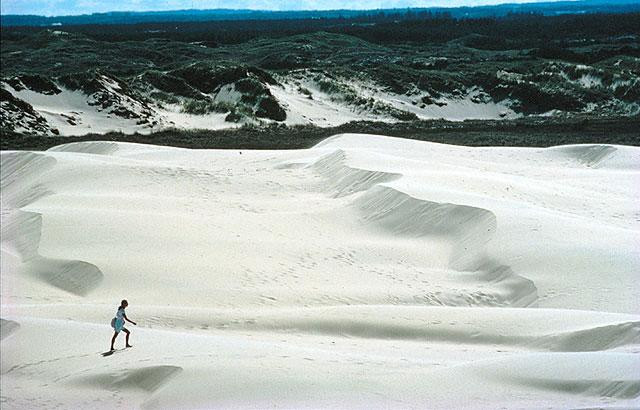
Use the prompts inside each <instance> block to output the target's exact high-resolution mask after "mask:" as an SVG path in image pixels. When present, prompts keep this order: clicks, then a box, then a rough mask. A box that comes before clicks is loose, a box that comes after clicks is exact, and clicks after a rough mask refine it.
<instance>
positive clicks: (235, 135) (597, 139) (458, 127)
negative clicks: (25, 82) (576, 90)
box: [0, 117, 640, 150]
mask: <svg viewBox="0 0 640 410" xmlns="http://www.w3.org/2000/svg"><path fill="white" fill-rule="evenodd" d="M638 130H640V118H639V117H635V118H628V117H621V118H588V117H576V118H563V119H560V118H556V119H549V118H528V119H520V120H512V121H504V120H503V121H497V120H496V121H464V122H448V121H442V120H438V121H413V122H405V123H396V124H389V123H381V122H352V123H349V124H345V125H342V126H339V127H331V128H320V127H314V126H300V127H286V126H283V125H278V124H272V125H270V126H267V127H254V126H243V127H241V128H238V129H228V130H219V131H208V130H191V131H185V130H165V131H161V132H155V133H152V134H148V135H142V134H133V135H125V134H122V133H108V134H104V135H98V134H88V135H84V136H79V137H55V136H54V137H41V136H38V135H28V134H20V133H14V132H10V131H6V130H5V131H3V132H2V133H1V135H0V136H1V137H2V138H1V140H0V141H1V142H0V144H1V146H0V148H1V149H2V150H46V149H48V148H51V147H53V146H56V145H60V144H66V143H69V142H74V141H122V142H136V143H143V144H155V145H168V146H175V147H184V148H195V149H301V148H309V147H311V146H313V145H315V144H317V143H318V142H320V141H322V140H323V139H325V138H328V137H330V136H332V135H336V134H340V133H348V132H353V133H369V134H377V135H388V136H393V137H401V138H410V139H415V140H420V141H432V142H439V143H446V144H456V145H467V146H523V147H524V146H526V147H549V146H553V145H563V144H589V143H597V144H623V145H640V135H639V132H638Z"/></svg>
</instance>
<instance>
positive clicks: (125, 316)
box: [122, 314, 138, 326]
mask: <svg viewBox="0 0 640 410" xmlns="http://www.w3.org/2000/svg"><path fill="white" fill-rule="evenodd" d="M122 317H123V318H124V320H126V321H127V322H129V323H133V324H134V325H136V326H138V324H137V323H136V322H134V321H133V320H129V318H128V317H127V315H125V314H123V315H122Z"/></svg>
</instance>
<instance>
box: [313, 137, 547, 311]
mask: <svg viewBox="0 0 640 410" xmlns="http://www.w3.org/2000/svg"><path fill="white" fill-rule="evenodd" d="M319 146H320V147H325V146H326V143H320V144H319ZM348 159H349V156H348V153H347V152H346V151H345V150H343V149H337V150H335V151H333V152H331V153H329V154H326V155H324V156H322V157H321V158H320V159H318V160H317V161H314V162H312V163H311V164H310V165H308V166H309V167H311V168H312V169H314V170H316V171H317V172H318V173H319V174H320V175H322V176H323V177H324V178H325V179H326V180H327V182H328V189H329V190H330V192H332V197H334V198H341V197H346V196H349V195H354V194H359V195H357V197H356V198H355V199H354V200H353V201H352V206H354V207H355V208H357V209H358V210H359V212H360V214H361V215H362V218H363V219H364V220H365V221H367V222H368V223H372V224H375V225H377V226H380V227H382V228H383V229H384V230H386V231H387V232H389V233H390V234H391V235H394V236H397V235H400V236H408V237H416V238H420V237H436V238H442V239H443V240H444V241H446V242H447V243H448V244H449V247H450V254H449V262H448V267H449V268H451V269H454V270H457V271H471V272H474V273H475V274H476V277H477V278H479V279H482V280H484V281H487V282H489V283H491V284H492V285H494V286H500V287H502V288H503V289H505V290H507V294H506V295H504V294H503V295H500V296H499V297H498V298H497V300H495V301H494V302H493V304H494V305H507V306H535V305H536V304H537V288H536V287H535V284H534V283H533V281H531V280H529V279H526V278H524V277H522V276H519V275H517V274H515V273H514V272H513V270H512V269H511V268H510V267H509V266H506V265H502V264H500V263H499V262H498V261H496V260H495V259H493V258H490V257H488V256H487V254H486V247H487V243H488V242H489V241H490V240H491V238H492V236H493V233H494V232H495V230H496V228H497V218H496V215H495V214H494V213H493V212H491V211H490V210H488V209H484V208H477V207H472V206H468V205H458V204H452V203H442V202H434V201H429V200H426V199H418V198H415V197H412V196H411V195H409V194H406V193H404V192H402V191H400V190H398V189H396V188H394V187H393V186H392V185H390V184H388V183H390V182H392V181H396V180H400V179H401V178H402V174H400V173H392V172H382V171H373V170H366V169H362V168H357V167H354V166H350V165H349V161H348ZM425 252H428V250H426V249H425ZM498 282H502V283H501V284H500V285H498ZM462 299H463V300H460V301H459V303H461V304H464V303H465V302H466V303H468V304H476V303H479V304H483V303H487V300H486V298H484V297H482V296H481V295H480V297H479V298H476V297H474V296H473V295H470V296H469V297H465V298H462ZM476 299H477V300H476ZM453 300H456V298H454V299H453Z"/></svg>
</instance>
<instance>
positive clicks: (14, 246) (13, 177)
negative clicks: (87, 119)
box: [0, 152, 103, 296]
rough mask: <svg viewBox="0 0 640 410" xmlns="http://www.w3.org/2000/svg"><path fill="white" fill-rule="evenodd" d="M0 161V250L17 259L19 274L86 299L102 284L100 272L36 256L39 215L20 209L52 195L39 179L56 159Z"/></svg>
mask: <svg viewBox="0 0 640 410" xmlns="http://www.w3.org/2000/svg"><path fill="white" fill-rule="evenodd" d="M1 161H2V162H1V167H2V170H3V173H2V178H1V179H0V181H1V182H0V185H1V186H2V229H1V231H2V249H3V250H4V251H7V252H10V253H12V254H13V255H15V256H18V257H19V258H20V260H21V261H22V265H21V266H20V268H19V269H20V271H21V272H22V273H24V274H26V275H29V276H30V277H32V278H35V279H37V280H39V281H41V282H44V283H47V284H49V285H51V286H54V287H56V288H58V289H62V290H64V291H66V292H69V293H72V294H75V295H79V296H85V295H87V294H88V293H89V292H90V291H91V290H93V289H94V288H95V287H97V286H98V285H99V283H100V282H101V281H102V278H103V274H102V272H101V271H100V269H99V268H98V267H97V266H95V265H93V264H91V263H88V262H84V261H78V260H66V259H54V258H46V257H42V256H41V255H40V254H39V252H38V248H39V244H40V239H41V231H42V215H41V214H39V213H36V212H27V211H23V210H21V209H20V208H23V207H26V206H28V205H30V204H32V203H34V202H36V201H38V200H39V199H41V198H44V197H46V196H49V195H53V194H54V192H53V191H51V190H50V189H49V188H47V186H46V185H45V184H42V183H41V182H40V178H41V177H42V176H43V175H46V173H47V172H48V171H49V170H51V169H52V168H53V167H54V166H55V164H56V162H57V161H56V159H55V158H53V157H50V156H48V155H44V154H34V153H30V152H24V153H22V152H11V153H3V154H2V157H1Z"/></svg>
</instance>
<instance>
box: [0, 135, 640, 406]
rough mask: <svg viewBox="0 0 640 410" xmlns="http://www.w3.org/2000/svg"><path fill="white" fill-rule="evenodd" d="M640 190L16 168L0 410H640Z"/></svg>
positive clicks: (152, 168) (607, 174)
mask: <svg viewBox="0 0 640 410" xmlns="http://www.w3.org/2000/svg"><path fill="white" fill-rule="evenodd" d="M639 183H640V150H638V149H637V148H635V147H624V146H609V145H584V146H563V147H552V148H548V149H538V148H535V149H534V148H531V149H530V148H489V147H487V148H468V147H456V146H448V145H443V144H432V143H425V142H417V141H409V140H403V139H398V138H388V137H382V136H371V135H356V134H345V135H338V136H335V137H332V138H329V139H327V140H325V141H323V142H322V143H320V144H318V145H317V146H315V147H313V148H310V149H307V150H298V151H241V152H240V151H224V150H199V151H195V150H188V149H178V148H170V147H154V146H147V145H140V144H126V143H113V142H83V143H72V144H66V145H62V146H59V147H55V148H53V149H51V150H49V151H47V152H3V153H2V181H1V187H2V244H1V245H2V267H1V269H2V270H1V275H0V279H1V281H2V282H1V285H2V286H1V290H2V295H1V296H2V312H1V316H2V322H1V329H2V356H1V372H2V378H1V383H2V386H1V388H2V400H3V402H2V406H3V408H4V407H6V408H34V407H37V406H40V407H44V408H49V407H56V406H57V407H63V408H88V407H91V408H148V409H153V408H230V407H231V408H265V407H278V408H280V407H284V408H319V407H321V408H403V409H404V408H497V407H506V408H543V407H544V408H600V407H622V408H625V407H637V406H638V405H640V399H639V397H640V377H638V375H640V356H639V355H638V352H640V305H639V304H638V300H640V287H639V285H638V283H637V280H636V276H637V272H638V270H639V268H640V259H639V256H638V253H637V244H638V238H640V220H639V219H638V215H640V206H639V204H638V202H637V200H636V198H637V195H638V191H637V187H638V186H640V185H639ZM122 298H127V299H129V302H130V307H129V308H128V309H127V313H128V315H129V316H130V317H131V318H132V319H134V320H136V321H137V322H138V325H139V326H138V327H134V326H131V325H129V328H130V329H131V330H132V343H133V345H134V347H133V348H132V349H127V350H119V351H117V352H116V353H115V354H113V355H112V356H109V357H101V356H100V353H101V352H103V351H105V350H106V349H107V348H108V347H109V346H108V345H109V340H110V337H111V328H110V327H109V321H110V320H111V318H112V317H113V315H114V314H115V309H116V307H117V305H118V303H119V301H120V299H122ZM123 344H124V340H123V337H122V336H121V338H120V339H119V340H118V342H117V345H118V347H122V345H123Z"/></svg>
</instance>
